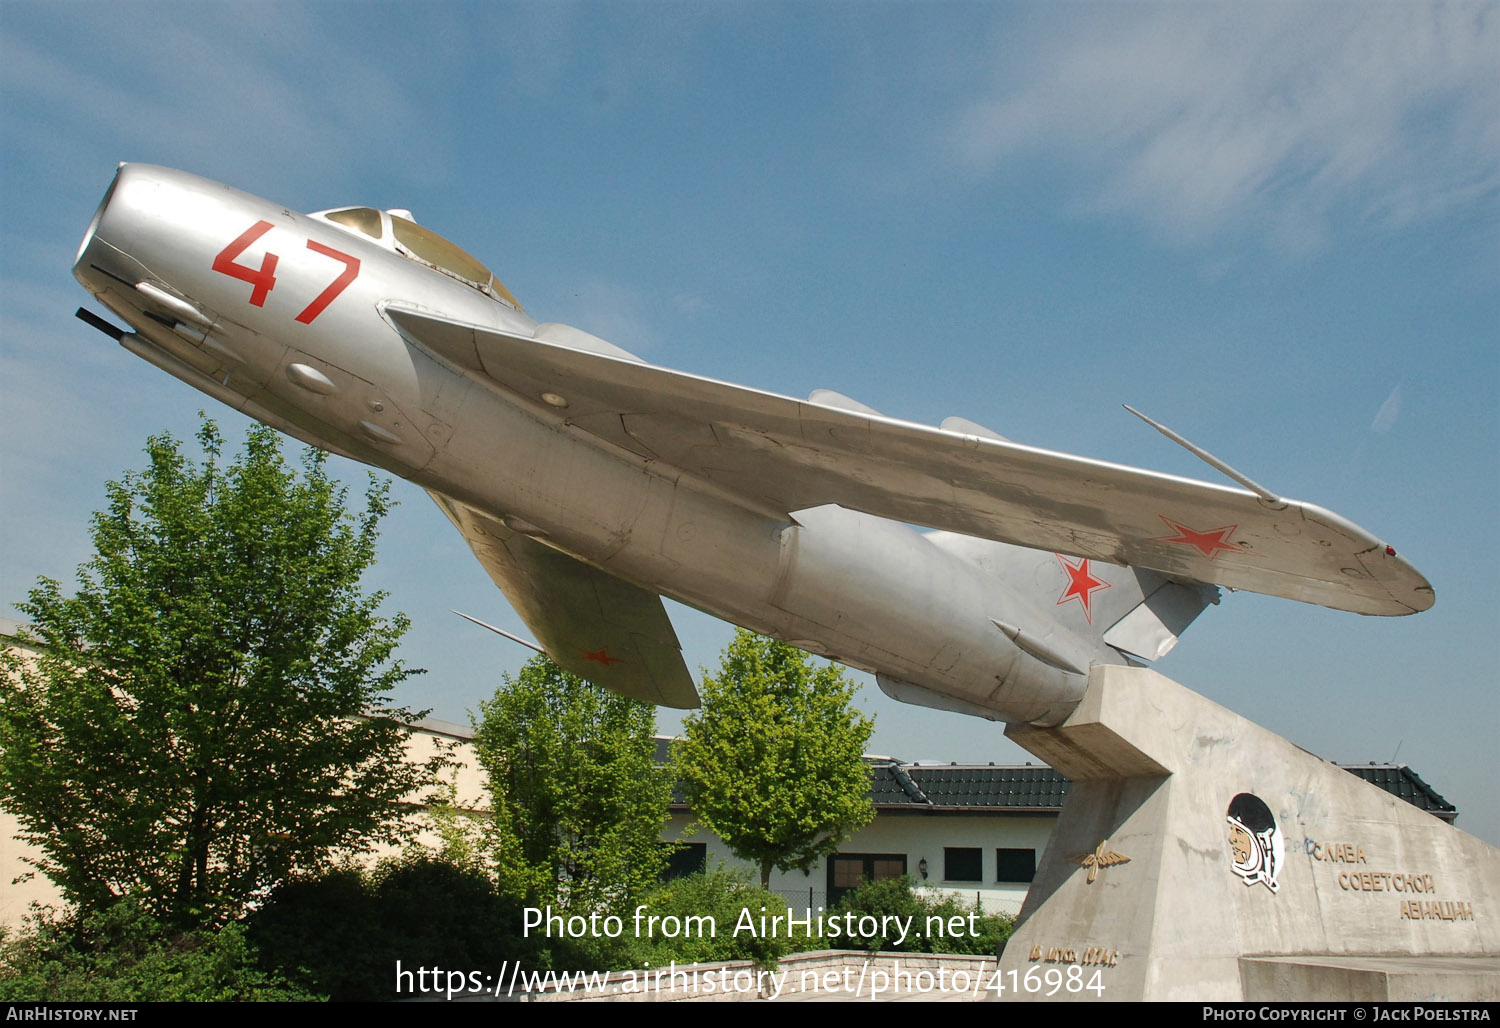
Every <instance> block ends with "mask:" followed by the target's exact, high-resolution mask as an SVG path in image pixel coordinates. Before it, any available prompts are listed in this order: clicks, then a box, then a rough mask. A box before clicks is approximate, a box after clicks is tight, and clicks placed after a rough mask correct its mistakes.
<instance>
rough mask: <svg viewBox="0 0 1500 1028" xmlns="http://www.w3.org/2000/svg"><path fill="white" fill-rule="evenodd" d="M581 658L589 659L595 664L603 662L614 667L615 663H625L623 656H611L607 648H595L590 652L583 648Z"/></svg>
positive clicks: (606, 665)
mask: <svg viewBox="0 0 1500 1028" xmlns="http://www.w3.org/2000/svg"><path fill="white" fill-rule="evenodd" d="M583 659H584V660H591V661H593V662H594V663H595V664H603V665H604V666H605V667H614V666H615V665H616V664H623V663H625V658H624V657H611V656H610V655H609V650H607V649H598V650H595V651H594V652H593V653H590V652H589V651H587V650H584V651H583Z"/></svg>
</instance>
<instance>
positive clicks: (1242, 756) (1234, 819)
mask: <svg viewBox="0 0 1500 1028" xmlns="http://www.w3.org/2000/svg"><path fill="white" fill-rule="evenodd" d="M1006 734H1007V735H1009V736H1010V737H1011V738H1012V739H1014V740H1015V741H1016V742H1017V743H1019V744H1020V745H1022V746H1024V747H1026V749H1028V750H1030V751H1031V752H1032V753H1034V754H1036V755H1037V756H1039V757H1041V758H1042V759H1044V760H1046V761H1047V762H1048V763H1049V764H1051V765H1052V766H1053V767H1055V768H1057V769H1058V770H1059V771H1061V772H1063V773H1064V774H1066V775H1067V776H1068V777H1069V778H1071V779H1072V780H1073V788H1072V792H1071V793H1070V795H1069V796H1068V799H1067V802H1066V803H1065V804H1064V805H1063V811H1062V816H1061V818H1060V819H1059V821H1058V825H1057V829H1056V830H1055V831H1054V832H1053V835H1052V839H1051V841H1050V842H1049V843H1048V845H1047V850H1046V853H1045V854H1044V855H1043V859H1042V862H1041V866H1040V867H1039V868H1038V869H1037V875H1036V879H1035V881H1034V882H1033V883H1032V886H1031V891H1030V893H1029V894H1028V895H1027V898H1026V903H1025V906H1024V907H1023V908H1022V910H1021V916H1020V923H1019V925H1018V927H1017V929H1016V932H1015V934H1014V935H1013V936H1012V937H1011V939H1010V942H1009V943H1008V944H1007V946H1006V948H1005V952H1004V954H1003V955H1002V957H1001V961H1000V969H1001V979H1000V980H1001V982H1002V984H1004V986H1005V993H1004V996H1003V998H1005V999H1046V1000H1048V1001H1049V1002H1055V1001H1057V1000H1059V999H1085V1000H1091V999H1100V998H1102V999H1106V1000H1124V999H1145V1000H1261V999H1267V1000H1378V999H1402V1000H1416V999H1434V1000H1460V999H1462V1000H1470V999H1488V1000H1496V999H1500V850H1496V849H1495V848H1494V847H1492V846H1489V845H1487V844H1485V843H1483V842H1481V841H1480V840H1478V839H1476V838H1474V837H1473V836H1471V835H1468V834H1466V833H1464V832H1461V831H1459V830H1458V829H1456V828H1454V827H1453V826H1451V825H1449V824H1447V823H1445V822H1443V821H1441V820H1439V819H1437V818H1435V817H1433V816H1431V815H1430V814H1427V813H1425V812H1423V811H1421V810H1418V809H1417V808H1416V807H1414V806H1412V805H1411V804H1409V803H1406V802H1405V801H1403V800H1400V799H1398V798H1396V797H1395V796H1392V795H1391V794H1389V793H1387V792H1385V791H1384V790H1382V789H1378V788H1376V787H1375V786H1372V785H1369V784H1367V783H1365V782H1364V781H1362V780H1360V779H1358V778H1356V777H1355V776H1354V775H1352V774H1350V773H1348V772H1347V771H1344V770H1343V769H1341V768H1338V767H1335V766H1334V765H1333V764H1330V763H1328V762H1326V761H1324V760H1321V759H1319V758H1318V757H1315V756H1313V755H1312V754H1310V753H1307V752H1305V751H1303V750H1300V749H1298V748H1297V747H1296V746H1293V745H1292V744H1291V743H1289V742H1287V741H1286V740H1285V739H1283V738H1281V737H1280V736H1277V735H1274V734H1272V733H1271V732H1268V731H1266V730H1265V729H1264V728H1261V727H1259V726H1258V725H1255V724H1253V723H1251V722H1250V721H1247V720H1245V719H1244V718H1242V717H1240V716H1239V715H1237V714H1234V713H1233V712H1231V711H1229V710H1226V709H1224V708H1223V707H1220V706H1218V705H1217V704H1215V703H1211V702H1209V701H1208V700H1206V699H1204V698H1203V697H1201V696H1199V695H1197V694H1196V693H1194V692H1191V691H1190V690H1188V689H1185V688H1183V687H1182V686H1180V685H1178V684H1177V683H1175V682H1173V681H1171V680H1169V679H1166V678H1163V677H1162V676H1161V675H1158V674H1157V673H1155V672H1154V671H1150V670H1147V669H1143V668H1126V667H1112V666H1101V667H1096V668H1095V669H1094V671H1093V673H1092V674H1091V675H1090V680H1089V686H1088V690H1087V692H1086V693H1085V695H1084V699H1083V702H1082V703H1081V704H1080V705H1079V707H1078V709H1077V710H1076V711H1075V712H1074V714H1073V716H1072V717H1070V718H1069V719H1068V720H1067V721H1066V722H1064V723H1063V724H1062V725H1061V726H1059V727H1057V728H1032V727H1027V726H1011V728H1009V729H1008V730H1007V732H1006ZM1053 970H1055V971H1057V972H1058V974H1054V975H1049V973H1048V972H1049V971H1053ZM1028 972H1030V976H1029V978H1028ZM1052 982H1058V983H1060V984H1059V987H1058V988H1057V990H1056V991H1055V992H1053V994H1052V995H1050V996H1048V995H1047V993H1048V992H1052V991H1053V986H1052V984H1051V983H1052ZM1087 985H1092V986H1094V987H1093V988H1087V987H1080V986H1087Z"/></svg>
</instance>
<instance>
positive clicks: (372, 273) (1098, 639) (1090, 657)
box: [74, 164, 1433, 725]
mask: <svg viewBox="0 0 1500 1028" xmlns="http://www.w3.org/2000/svg"><path fill="white" fill-rule="evenodd" d="M74 274H75V275H76V276H77V277H78V279H79V281H80V282H82V283H83V285H84V288H86V289H87V290H88V291H89V292H90V293H92V294H93V295H94V296H95V297H96V298H97V299H98V301H99V302H100V303H102V304H103V305H104V306H106V307H108V308H109V309H110V310H111V311H113V312H114V313H115V314H116V315H118V316H119V317H120V318H122V319H124V320H125V321H126V322H128V323H129V324H130V325H131V326H132V327H133V328H134V331H133V332H126V331H124V330H122V329H119V328H117V327H115V326H114V325H112V324H110V323H109V322H107V321H105V320H104V319H102V318H99V317H97V316H96V315H93V314H91V313H89V312H87V311H84V310H80V311H79V315H80V317H82V318H83V319H84V320H86V321H88V322H90V323H91V324H93V325H94V326H95V327H97V328H100V329H101V330H103V331H105V332H107V333H109V334H110V335H111V336H113V337H114V338H116V339H118V340H119V341H120V343H121V344H122V345H123V346H124V347H125V348H126V349H128V350H129V351H130V352H132V353H134V354H136V355H137V356H139V357H141V358H143V359H145V360H146V361H149V362H150V363H151V364H154V365H155V366H156V367H158V368H160V369H161V370H163V371H165V372H167V373H168V374H171V375H174V376H176V377H177V378H180V379H182V380H183V381H184V382H187V383H188V384H189V385H192V386H194V387H196V388H197V389H200V390H202V391H203V392H205V393H207V394H209V395H210V396H213V397H215V398H216V399H218V400H221V401H223V402H224V403H226V404H228V405H229V406H231V407H233V408H235V409H236V410H240V411H243V412H244V413H246V414H248V415H250V416H251V417H254V418H257V419H259V420H260V421H263V422H265V423H266V424H268V425H272V426H274V427H276V428H278V429H280V430H282V431H284V432H286V433H288V434H289V435H292V436H295V437H297V438H298V439H301V440H304V441H306V442H309V443H312V444H314V445H317V446H320V447H323V448H324V449H326V450H331V451H332V452H334V453H339V454H343V455H345V456H347V457H351V458H353V459H355V460H359V461H363V462H365V463H367V464H372V465H375V466H377V467H381V468H384V469H386V470H388V471H390V472H392V473H394V474H397V475H400V476H401V477H403V478H406V479H409V480H411V481H412V482H415V483H417V484H418V485H420V486H422V487H423V488H425V489H426V490H428V492H430V493H431V495H432V497H433V498H434V499H435V500H436V501H437V503H438V506H440V507H441V508H442V509H443V511H444V513H446V514H447V516H448V517H449V519H450V520H452V522H453V524H454V525H455V526H456V527H457V528H458V530H459V531H460V532H462V533H463V536H464V538H465V539H466V540H467V541H468V543H469V545H470V546H471V547H472V548H473V550H474V553H475V555H476V556H477V557H478V558H479V560H480V562H481V563H482V564H483V565H484V567H485V569H486V570H487V571H488V572H489V573H490V576H491V577H492V578H493V579H494V580H495V583H496V584H497V585H499V587H500V589H501V590H502V591H503V592H504V593H505V595H506V597H507V598H508V599H509V600H510V602H511V604H512V605H513V606H514V607H515V608H516V611H517V612H518V613H519V614H520V616H521V618H522V619H523V620H524V621H525V622H526V624H527V625H528V626H529V627H530V628H531V630H532V631H533V632H534V633H535V635H536V637H537V639H538V641H539V642H540V643H541V645H542V646H543V647H544V648H545V649H546V651H547V652H548V653H549V654H551V656H552V657H553V658H554V659H555V660H556V661H557V662H558V663H559V664H561V665H562V666H563V667H565V668H567V669H568V670H570V671H573V672H575V673H577V674H579V675H581V676H584V677H586V678H588V679H590V680H592V681H594V682H596V683H598V684H599V685H602V686H606V687H608V688H610V689H613V690H615V691H617V692H621V693H624V694H626V695H628V696H633V697H636V698H638V699H642V700H647V701H649V702H652V703H660V704H665V705H668V706H674V707H688V706H695V705H696V704H697V700H698V697H697V693H696V691H695V689H694V686H693V681H692V677H691V675H690V673H689V672H688V669H687V666H686V665H685V664H684V662H683V659H682V655H681V652H680V649H679V646H678V642H677V637H676V635H675V633H674V632H673V630H672V626H671V623H670V622H669V621H668V619H667V615H666V611H665V610H664V608H663V606H662V602H661V596H662V595H666V596H671V597H673V598H674V599H677V600H680V601H682V602H683V603H687V604H690V605H692V606H694V607H697V608H699V609H701V610H704V611H707V612H708V613H710V614H714V615H717V616H718V617H721V618H724V619H726V620H728V621H732V622H734V623H735V624H738V625H743V626H745V627H747V628H751V629H754V630H755V631H757V632H762V633H765V634H767V635H772V636H775V637H777V638H779V639H783V640H786V641H788V642H791V643H793V644H795V645H797V646H800V647H802V648H803V649H806V650H809V651H811V652H813V653H818V654H821V655H823V656H825V657H828V658H830V659H832V660H836V661H840V662H842V663H844V664H848V665H850V666H852V667H857V668H862V669H864V670H866V671H869V672H872V673H874V675H875V676H876V680H877V681H878V682H879V684H880V686H881V688H882V689H884V690H885V691H886V692H887V693H889V694H891V695H892V696H894V697H896V698H897V699H901V700H906V701H909V702H912V703H920V704H924V705H927V706H933V707H939V708H943V709H948V710H956V711H962V712H964V713H968V714H975V715H978V716H980V717H986V718H991V719H995V720H1003V721H1010V722H1028V723H1032V724H1038V725H1053V724H1057V723H1058V722H1060V721H1062V720H1063V719H1064V718H1065V717H1066V716H1067V715H1068V714H1069V713H1070V712H1071V711H1072V709H1073V707H1074V706H1075V705H1076V704H1077V702H1078V700H1079V697H1080V695H1081V694H1082V691H1083V687H1084V683H1085V678H1086V676H1087V673H1088V669H1089V667H1090V666H1091V665H1093V664H1097V663H1115V664H1126V663H1128V664H1134V663H1141V662H1144V661H1151V660H1155V659H1156V658H1158V657H1160V656H1161V655H1162V654H1164V653H1166V652H1167V651H1168V650H1169V649H1170V648H1171V647H1172V646H1173V645H1174V644H1175V643H1176V641H1177V637H1178V635H1179V634H1180V633H1181V632H1182V630H1183V629H1184V628H1185V627H1186V626H1187V625H1188V623H1189V622H1191V621H1192V620H1193V618H1194V617H1196V616H1197V615H1198V613H1199V612H1200V611H1202V610H1203V608H1204V607H1205V606H1207V605H1208V604H1210V603H1213V602H1216V601H1217V599H1218V593H1219V590H1218V587H1221V586H1222V587H1225V588H1229V589H1249V590H1253V591H1255V592H1261V593H1269V594H1272V595H1275V596H1284V597H1287V598H1289V599H1294V600H1301V601H1304V602H1308V603H1317V604H1322V605H1324V606H1328V607H1337V608H1341V609H1344V610H1350V611H1356V612H1358V613H1361V614H1409V613H1412V612H1414V611H1419V610H1425V609H1426V608H1427V607H1429V606H1431V605H1432V602H1433V592H1432V587H1431V586H1429V585H1428V584H1427V582H1426V580H1425V579H1423V577H1422V576H1421V575H1420V574H1419V573H1418V572H1417V571H1416V570H1415V569H1414V568H1412V567H1411V565H1410V564H1408V563H1407V562H1406V561H1405V560H1403V559H1402V558H1401V557H1399V556H1397V555H1396V551H1395V550H1394V549H1392V548H1391V547H1390V546H1388V545H1386V544H1385V543H1384V542H1382V541H1381V540H1379V539H1377V538H1376V537H1375V536H1373V535H1371V534H1370V533H1368V532H1366V531H1365V530H1364V529H1362V528H1359V527H1358V526H1356V525H1354V524H1352V523H1350V522H1348V521H1346V520H1344V519H1343V518H1341V517H1339V516H1338V515H1337V514H1333V513H1331V512H1329V511H1327V510H1323V509H1322V508H1320V507H1316V506H1313V505H1312V504H1307V503H1300V502H1298V501H1295V500H1288V499H1284V498H1282V497H1279V496H1276V495H1275V494H1274V493H1272V492H1270V491H1269V490H1267V489H1265V488H1263V487H1261V486H1258V485H1256V484H1255V483H1253V482H1251V481H1250V480H1248V479H1246V478H1244V477H1243V476H1241V475H1238V474H1237V473H1236V472H1234V470H1233V469H1232V468H1228V467H1227V466H1225V465H1223V464H1222V463H1220V462H1217V461H1216V460H1214V458H1212V457H1211V456H1210V455H1208V454H1206V453H1203V452H1202V451H1200V450H1197V449H1196V448H1195V447H1192V445H1191V444H1190V443H1187V442H1186V441H1185V440H1181V439H1179V441H1180V442H1183V443H1184V445H1187V446H1189V448H1191V449H1193V450H1194V452H1197V453H1199V455H1200V456H1202V457H1204V458H1205V459H1206V460H1208V461H1209V462H1210V463H1212V464H1214V466H1216V467H1219V468H1220V469H1221V470H1223V471H1225V472H1226V473H1228V474H1229V475H1230V477H1232V478H1234V479H1235V480H1237V481H1238V482H1240V483H1241V484H1242V485H1243V486H1245V488H1237V487H1230V486H1223V485H1213V484H1208V483H1204V482H1197V481H1192V480H1189V479H1184V478H1179V477H1175V476H1171V475H1164V474H1159V473H1156V472H1151V471H1143V470H1139V469H1136V468H1129V467H1122V466H1119V465H1115V464H1108V463H1104V462H1101V461H1096V460H1089V459H1087V458H1084V457H1074V456H1070V455H1068V454H1063V453H1054V452H1051V451H1048V450H1042V449H1037V448H1034V447H1030V446H1021V445H1018V444H1015V443H1012V442H1009V441H1007V440H1005V439H1004V438H1002V437H1001V436H999V435H996V434H995V433H994V432H991V431H989V430H988V429H985V428H983V427H981V426H979V425H976V424H973V423H972V422H968V421H964V420H962V419H958V418H950V419H948V420H947V421H945V422H944V423H943V424H942V426H941V427H937V428H934V427H931V426H927V425H918V424H912V423H910V422H906V421H901V420H898V419H895V418H889V417H885V416H883V415H881V414H879V413H877V412H876V411H874V410H871V409H870V408H868V407H865V406H864V405H862V404H859V403H857V402H855V401H853V400H850V399H848V398H847V397H844V396H841V395H839V394H838V393H833V392H828V391H823V390H820V391H817V392H814V393H813V394H812V396H811V397H810V398H809V399H807V400H798V399H792V398H790V397H786V396H778V395H775V394H773V393H766V392H761V391H760V390H757V389H748V388H745V387H743V386H736V385H730V384H727V383H724V382H717V381H714V380H712V379H708V378H702V377H699V376H697V375H689V374H684V373H682V372H678V371H670V370H667V369H665V368H658V367H653V366H652V365H650V364H646V363H644V362H643V361H641V360H640V359H639V358H637V357H635V356H634V355H632V354H630V353H627V352H626V351H624V350H622V349H620V348H619V347H617V346H614V345H612V344H610V343H608V342H605V341H604V340H603V339H600V338H598V337H596V336H593V335H590V334H589V333H587V332H584V331H580V330H579V329H576V328H572V327H570V326H568V325H561V324H554V323H542V324H539V323H537V322H536V321H534V320H533V319H532V318H531V317H530V316H528V315H527V313H526V312H525V311H524V310H523V309H522V307H521V305H520V304H519V303H518V302H517V301H516V298H515V297H513V296H512V295H511V294H510V292H509V291H508V290H507V289H506V288H505V286H503V285H502V284H501V283H500V282H499V281H498V280H497V279H496V278H495V277H494V275H492V274H491V273H490V271H489V270H488V269H487V268H486V267H484V265H482V264H481V263H480V262H479V261H477V260H475V259H474V258H473V257H471V256H469V254H467V253H465V252H464V251H463V250H460V249H459V248H458V247H456V246H454V245H453V244H452V243H450V242H448V241H447V240H445V239H443V238H441V237H439V236H438V235H436V234H434V233H433V232H431V231H429V230H428V229H426V228H424V227H422V226H421V225H419V224H417V223H416V222H415V221H414V220H413V219H412V218H411V216H410V215H409V213H408V212H406V211H395V210H393V211H380V210H375V209H372V208H368V207H350V208H341V209H337V210H329V211H322V212H320V213H317V214H298V213H296V212H293V211H290V210H287V209H286V208H285V207H282V206H281V205H279V204H276V203H272V202H270V201H267V200H262V199H260V198H259V197H255V196H251V195H250V194H248V193H242V192H240V191H239V190H236V189H231V188H229V187H228V186H224V185H220V184H219V183H217V182H210V181H207V180H205V179H202V178H199V177H197V176H194V175H190V174H186V173H184V172H181V171H173V170H170V169H167V168H159V167H151V166H148V165H141V164H122V165H121V166H120V168H119V170H118V171H117V173H116V175H115V179H114V182H113V183H112V184H111V185H110V187H109V190H108V192H107V193H106V194H105V196H104V200H103V202H102V203H101V204H100V206H99V210H98V212H97V213H96V214H95V215H94V219H93V222H92V223H91V224H90V225H89V228H88V233H87V235H85V236H84V239H83V244H82V246H81V247H80V248H79V251H78V259H77V262H76V264H75V266H74ZM1158 427H1160V426H1158ZM1163 431H1167V430H1166V429H1163ZM1169 434H1170V433H1169ZM1174 438H1175V437H1174ZM909 525H921V526H926V527H927V528H928V529H931V531H927V532H922V531H917V530H915V529H913V528H911V527H909Z"/></svg>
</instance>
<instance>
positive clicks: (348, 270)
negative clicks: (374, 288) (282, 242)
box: [213, 221, 359, 325]
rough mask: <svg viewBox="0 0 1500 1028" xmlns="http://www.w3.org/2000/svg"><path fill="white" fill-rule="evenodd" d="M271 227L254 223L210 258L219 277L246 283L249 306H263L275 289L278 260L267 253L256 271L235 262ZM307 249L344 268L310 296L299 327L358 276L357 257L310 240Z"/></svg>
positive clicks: (324, 308)
mask: <svg viewBox="0 0 1500 1028" xmlns="http://www.w3.org/2000/svg"><path fill="white" fill-rule="evenodd" d="M272 227H273V226H272V225H271V223H270V222H269V221H257V222H256V223H255V224H254V225H251V226H250V227H249V228H247V229H245V231H244V232H242V233H240V235H239V237H238V238H237V239H235V240H234V242H232V243H230V244H229V245H228V246H226V247H224V249H222V250H220V251H219V252H218V254H217V255H216V256H215V257H214V264H213V268H214V270H215V271H217V272H219V274H221V275H228V276H229V277H230V278H237V279H239V280H240V281H241V282H248V283H250V287H251V288H250V303H251V304H252V305H254V306H256V307H264V306H265V305H266V296H267V295H268V294H269V293H270V292H271V290H272V289H274V288H275V286H276V262H277V261H278V260H279V258H278V257H277V256H276V255H275V254H274V253H270V252H267V253H266V255H265V257H264V258H262V260H261V262H260V267H259V268H252V267H251V266H250V265H248V264H236V263H235V259H236V258H237V257H239V255H240V254H242V253H244V252H245V251H246V250H248V249H249V248H250V246H251V244H253V243H254V242H255V241H256V240H257V239H259V238H260V237H261V236H263V235H265V234H266V233H267V232H269V231H271V229H272ZM307 248H308V249H309V250H311V251H313V252H314V253H320V254H322V255H323V256H324V257H332V258H333V259H334V260H336V261H339V262H341V263H342V264H343V265H344V270H343V271H342V272H341V273H340V274H339V277H338V278H336V279H334V280H333V281H332V282H331V283H330V284H329V286H328V288H327V289H325V290H323V291H322V292H321V293H319V294H318V295H317V296H315V297H313V301H312V303H310V304H308V305H307V306H306V307H304V308H303V309H302V313H301V314H299V315H297V320H298V321H300V322H302V324H304V325H311V324H312V323H313V319H314V318H316V317H317V316H318V315H319V314H322V313H323V311H324V310H326V309H327V307H328V305H329V304H330V303H332V302H333V301H334V298H335V297H337V296H338V295H339V294H340V293H342V292H343V291H344V290H345V289H347V288H348V286H349V283H350V282H353V281H354V280H355V279H356V278H358V277H359V258H358V257H353V256H351V255H349V254H347V253H343V252H341V251H339V250H335V249H334V248H333V247H331V246H324V245H323V244H322V243H318V242H314V241H313V240H311V239H309V240H308V241H307Z"/></svg>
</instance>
